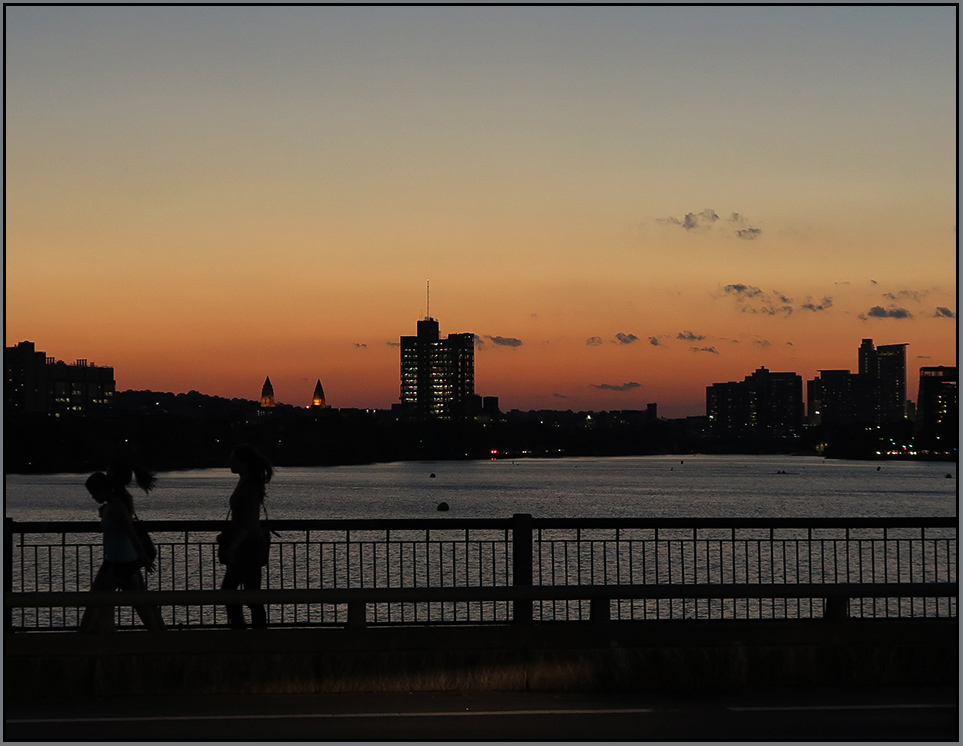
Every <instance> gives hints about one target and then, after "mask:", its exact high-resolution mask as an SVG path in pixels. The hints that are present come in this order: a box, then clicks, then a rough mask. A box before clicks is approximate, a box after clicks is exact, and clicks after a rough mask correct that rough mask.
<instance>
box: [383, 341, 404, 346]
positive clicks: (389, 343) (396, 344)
mask: <svg viewBox="0 0 963 746" xmlns="http://www.w3.org/2000/svg"><path fill="white" fill-rule="evenodd" d="M385 344H386V345H388V347H401V342H394V341H392V340H390V339H389V340H388V341H387V342H385Z"/></svg>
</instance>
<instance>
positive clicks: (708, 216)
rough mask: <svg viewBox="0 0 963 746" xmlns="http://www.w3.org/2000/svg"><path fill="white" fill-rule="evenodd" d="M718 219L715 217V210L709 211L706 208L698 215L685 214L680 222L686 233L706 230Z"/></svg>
mask: <svg viewBox="0 0 963 746" xmlns="http://www.w3.org/2000/svg"><path fill="white" fill-rule="evenodd" d="M718 219H719V216H718V215H716V211H715V210H710V209H708V208H706V209H705V210H703V211H702V212H700V213H694V212H690V213H686V216H685V218H683V220H682V227H683V228H685V229H686V230H687V231H691V230H695V229H696V228H706V227H709V226H711V225H712V224H713V223H715V222H716V221H717V220H718Z"/></svg>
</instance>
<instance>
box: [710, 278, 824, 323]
mask: <svg viewBox="0 0 963 746" xmlns="http://www.w3.org/2000/svg"><path fill="white" fill-rule="evenodd" d="M722 292H724V293H725V294H726V295H729V296H732V297H733V298H735V300H736V302H737V303H739V304H740V305H741V306H742V312H743V313H761V314H763V315H765V316H792V314H793V313H794V312H795V311H813V312H816V311H825V310H827V309H829V308H832V306H833V299H832V297H831V296H828V295H827V296H825V297H823V299H822V300H820V301H814V300H813V299H812V296H809V295H807V296H806V301H805V302H804V303H800V304H799V305H798V306H796V305H795V303H796V301H795V300H794V299H793V298H791V297H790V296H788V295H786V294H785V293H782V292H780V291H778V290H773V291H772V292H766V291H764V290H761V289H760V288H757V287H756V286H755V285H747V284H746V283H741V282H739V283H732V284H731V285H725V286H723V288H722Z"/></svg>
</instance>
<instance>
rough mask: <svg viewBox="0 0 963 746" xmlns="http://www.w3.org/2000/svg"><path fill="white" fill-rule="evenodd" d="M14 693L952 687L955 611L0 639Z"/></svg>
mask: <svg viewBox="0 0 963 746" xmlns="http://www.w3.org/2000/svg"><path fill="white" fill-rule="evenodd" d="M4 642H5V653H4V676H5V696H7V697H11V696H13V697H51V696H76V695H78V694H84V695H90V696H125V695H137V694H149V695H158V694H197V695H205V694H222V693H317V692H359V691H443V690H500V691H513V690H514V691H523V690H542V691H566V690H568V691H591V690H639V689H646V690H689V691H693V690H704V689H715V688H731V687H738V686H760V685H763V686H803V685H928V684H943V685H947V684H950V685H952V684H955V683H956V682H957V681H958V675H959V671H958V652H959V643H958V626H957V623H956V620H955V619H910V620H903V619H898V620H859V621H852V620H851V621H848V622H845V623H834V622H831V621H826V620H821V621H814V620H805V621H781V620H780V621H763V622H756V621H749V622H744V621H739V622H718V621H708V622H706V621H675V622H659V621H651V622H638V623H636V622H629V623H613V624H610V625H605V627H604V628H600V627H599V625H593V624H587V623H572V624H558V623H556V624H551V625H539V624H534V625H530V626H521V627H519V626H514V627H512V626H502V627H432V628H417V627H411V628H400V627H394V628H369V629H363V630H353V629H290V630H284V629H277V630H265V631H258V632H256V631H253V630H246V631H227V630H190V631H177V630H169V631H166V632H161V633H152V632H146V631H134V632H120V633H116V634H111V635H84V634H80V633H75V632H61V633H29V634H23V633H13V634H7V635H6V636H5V641H4Z"/></svg>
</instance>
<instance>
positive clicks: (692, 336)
mask: <svg viewBox="0 0 963 746" xmlns="http://www.w3.org/2000/svg"><path fill="white" fill-rule="evenodd" d="M675 338H676V339H681V340H682V341H683V342H701V341H702V340H703V339H705V338H706V337H705V335H704V334H696V333H695V332H690V331H685V332H679V333H678V334H676V335H675Z"/></svg>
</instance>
